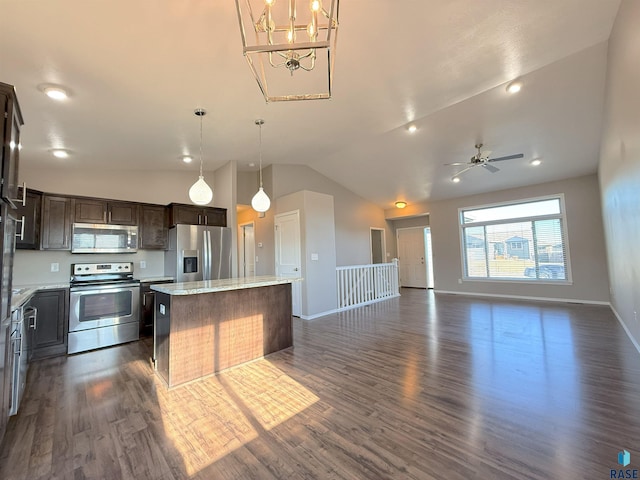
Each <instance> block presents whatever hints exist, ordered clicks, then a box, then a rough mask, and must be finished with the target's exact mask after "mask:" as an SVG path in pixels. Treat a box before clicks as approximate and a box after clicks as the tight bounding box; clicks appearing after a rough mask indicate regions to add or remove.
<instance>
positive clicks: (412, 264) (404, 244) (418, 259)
mask: <svg viewBox="0 0 640 480" xmlns="http://www.w3.org/2000/svg"><path fill="white" fill-rule="evenodd" d="M397 235H398V268H399V269H400V286H401V287H416V288H427V267H426V262H425V256H426V251H425V236H424V227H417V228H401V229H398V231H397Z"/></svg>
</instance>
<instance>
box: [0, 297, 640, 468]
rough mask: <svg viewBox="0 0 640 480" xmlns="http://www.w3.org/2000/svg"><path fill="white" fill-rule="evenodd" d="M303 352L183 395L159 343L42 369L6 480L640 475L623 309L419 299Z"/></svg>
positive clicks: (319, 331) (20, 421)
mask: <svg viewBox="0 0 640 480" xmlns="http://www.w3.org/2000/svg"><path fill="white" fill-rule="evenodd" d="M294 345H295V346H294V348H292V349H288V350H285V351H282V352H279V353H276V354H273V355H271V356H269V357H268V358H266V359H264V360H259V361H256V362H253V363H250V364H246V365H243V366H241V367H237V368H235V369H232V370H229V371H226V372H224V373H223V374H220V375H218V376H216V377H211V378H208V379H206V380H203V381H200V382H196V383H192V384H189V385H186V386H183V387H178V388H175V389H173V390H170V391H167V390H166V389H165V388H164V386H163V385H162V383H161V382H159V381H158V380H157V379H156V377H155V375H154V373H153V371H152V369H151V367H150V366H149V362H148V357H149V353H150V343H149V342H148V341H140V342H135V343H131V344H127V345H123V346H118V347H113V348H108V349H103V350H99V351H94V352H88V353H83V354H79V355H74V356H71V357H63V358H55V359H49V360H42V361H39V362H35V363H33V364H32V365H31V367H30V373H29V378H28V385H27V393H26V395H25V398H24V400H23V404H22V407H21V411H20V413H19V415H17V416H16V417H13V418H12V419H11V420H10V423H9V427H8V431H7V435H6V437H5V441H4V442H3V445H2V448H1V450H0V478H2V479H29V480H35V479H63V478H64V479H66V478H70V479H84V478H86V479H105V478H106V479H120V478H123V479H147V478H149V479H186V478H198V479H234V480H235V479H261V480H262V479H267V480H268V479H281V478H286V479H386V478H394V479H444V478H446V479H579V478H580V479H582V478H585V479H601V478H602V479H604V478H610V473H609V472H610V469H615V468H618V465H617V463H616V460H617V452H618V451H620V450H622V449H626V450H628V451H629V452H630V453H631V465H629V466H628V467H626V468H640V354H639V353H638V352H637V351H636V350H635V348H634V347H633V345H632V343H631V342H630V341H629V339H628V338H627V337H626V335H625V333H624V331H623V329H622V328H621V326H620V325H619V324H618V322H617V320H616V319H615V317H614V316H613V314H612V313H611V311H610V310H609V309H608V308H607V307H601V306H585V305H569V304H557V303H543V302H519V301H510V300H495V299H483V298H476V297H463V296H453V295H434V294H433V292H428V291H424V290H412V289H403V291H402V297H400V298H397V299H392V300H388V301H386V302H382V303H378V304H375V305H371V306H369V307H365V308H361V309H356V310H352V311H349V312H345V313H341V314H336V315H330V316H327V317H323V318H320V319H317V320H314V321H310V322H305V321H301V320H298V319H295V321H294ZM634 465H635V467H634ZM620 468H621V467H620Z"/></svg>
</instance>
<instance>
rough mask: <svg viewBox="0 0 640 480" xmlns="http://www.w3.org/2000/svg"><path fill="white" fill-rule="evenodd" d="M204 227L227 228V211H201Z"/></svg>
mask: <svg viewBox="0 0 640 480" xmlns="http://www.w3.org/2000/svg"><path fill="white" fill-rule="evenodd" d="M203 214H204V221H203V224H204V225H211V226H215V227H226V226H227V209H226V208H205V209H203Z"/></svg>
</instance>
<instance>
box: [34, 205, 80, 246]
mask: <svg viewBox="0 0 640 480" xmlns="http://www.w3.org/2000/svg"><path fill="white" fill-rule="evenodd" d="M74 208H75V200H74V199H73V198H70V197H61V196H55V195H47V194H46V193H45V194H44V195H43V197H42V227H41V229H40V236H41V238H42V240H41V243H40V245H41V248H42V249H43V250H71V224H72V218H73V217H72V213H73V210H74Z"/></svg>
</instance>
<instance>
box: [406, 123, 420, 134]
mask: <svg viewBox="0 0 640 480" xmlns="http://www.w3.org/2000/svg"><path fill="white" fill-rule="evenodd" d="M407 130H409V133H416V130H418V127H416V126H415V124H413V123H412V124H411V125H409V126H408V127H407Z"/></svg>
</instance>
